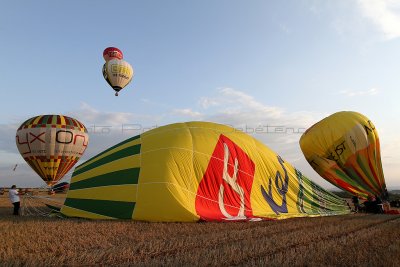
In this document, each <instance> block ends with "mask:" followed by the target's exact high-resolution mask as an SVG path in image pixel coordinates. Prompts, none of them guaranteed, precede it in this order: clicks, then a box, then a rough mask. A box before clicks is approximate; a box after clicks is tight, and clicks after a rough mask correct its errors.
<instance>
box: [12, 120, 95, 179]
mask: <svg viewBox="0 0 400 267" xmlns="http://www.w3.org/2000/svg"><path fill="white" fill-rule="evenodd" d="M88 142H89V135H88V133H87V129H86V127H85V126H84V125H83V124H82V123H81V122H79V121H78V120H76V119H73V118H70V117H67V116H63V115H40V116H36V117H33V118H30V119H28V120H26V121H25V122H24V123H22V124H21V126H20V127H19V128H18V130H17V134H16V143H17V147H18V150H19V152H20V154H21V156H22V157H23V158H24V160H25V161H26V162H27V163H28V164H29V166H31V167H32V169H33V170H34V171H35V172H36V173H37V174H38V175H39V176H40V177H41V178H42V179H43V180H44V181H45V182H46V184H47V185H49V186H52V185H54V184H56V183H57V182H58V181H59V180H60V179H61V178H62V177H63V176H64V175H65V174H66V173H67V172H68V171H69V170H70V169H71V168H72V167H73V166H74V165H75V163H76V162H77V161H78V160H79V158H80V157H81V156H82V155H83V153H84V152H85V150H86V147H87V145H88Z"/></svg>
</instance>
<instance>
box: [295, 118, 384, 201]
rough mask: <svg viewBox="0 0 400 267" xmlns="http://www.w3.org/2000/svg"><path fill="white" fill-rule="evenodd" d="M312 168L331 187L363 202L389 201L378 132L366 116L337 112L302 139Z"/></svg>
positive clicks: (307, 132)
mask: <svg viewBox="0 0 400 267" xmlns="http://www.w3.org/2000/svg"><path fill="white" fill-rule="evenodd" d="M300 146H301V150H302V151H303V153H304V156H305V157H306V159H307V160H308V162H309V163H310V164H311V166H312V167H313V168H314V169H315V171H316V172H318V174H319V175H321V176H322V177H323V178H325V179H326V180H328V181H329V182H331V183H332V184H334V185H336V186H338V187H340V188H342V189H344V190H346V191H349V192H350V193H352V194H354V195H357V196H359V197H362V198H367V197H368V196H374V195H378V196H380V197H382V198H386V197H387V191H386V184H385V179H384V176H383V171H382V163H381V155H380V146H379V137H378V132H377V130H376V128H375V126H374V125H373V124H372V122H371V121H370V120H369V119H368V118H367V117H365V116H364V115H362V114H360V113H357V112H352V111H342V112H337V113H335V114H333V115H331V116H329V117H327V118H325V119H323V120H321V121H319V122H318V123H316V124H314V125H313V126H312V127H311V128H310V129H308V130H307V131H306V132H305V133H304V134H303V135H302V136H301V138H300Z"/></svg>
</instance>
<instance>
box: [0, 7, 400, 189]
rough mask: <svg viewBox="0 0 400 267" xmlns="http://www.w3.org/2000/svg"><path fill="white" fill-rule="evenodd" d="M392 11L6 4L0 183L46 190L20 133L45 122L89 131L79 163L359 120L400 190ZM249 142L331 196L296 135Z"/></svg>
mask: <svg viewBox="0 0 400 267" xmlns="http://www.w3.org/2000/svg"><path fill="white" fill-rule="evenodd" d="M396 2H397V1H391V0H375V1H358V0H337V1H336V0H335V1H334V0H332V1H323V0H321V1H316V0H314V1H311V0H298V1H294V0H292V1H289V0H288V1H236V0H226V1H220V0H218V1H205V0H203V1H183V0H181V1H161V0H159V1H156V0H152V1H118V2H115V3H113V2H110V1H96V4H94V3H93V2H92V1H75V0H70V1H50V0H49V1H43V0H37V1H7V2H5V3H3V4H2V9H1V11H0V12H1V15H0V36H1V39H0V51H2V54H1V58H2V64H0V73H1V76H0V77H1V79H0V88H1V90H0V99H1V105H0V111H1V112H0V124H1V125H2V127H1V130H0V133H1V136H0V186H10V185H11V184H18V185H20V186H38V185H41V179H40V178H39V177H37V176H36V174H34V173H33V172H32V171H31V170H30V168H29V167H28V166H27V165H26V164H25V163H24V161H23V159H22V158H21V157H20V156H19V154H18V151H17V149H16V147H15V141H14V138H15V131H16V128H17V127H18V126H19V125H20V124H21V123H22V122H23V121H24V120H26V119H27V118H30V117H32V116H35V115H39V114H66V115H70V116H73V117H75V118H77V119H79V120H80V121H82V122H83V123H84V124H85V125H86V126H87V127H88V128H89V131H90V132H91V141H90V145H89V148H88V150H87V151H86V155H85V157H84V158H82V159H81V162H82V161H84V160H85V159H87V158H89V157H91V156H93V155H94V154H96V153H98V152H100V151H102V150H104V149H105V148H107V147H108V146H111V145H113V144H115V143H117V142H119V141H121V140H124V139H126V138H128V137H129V136H131V135H132V134H136V133H140V132H142V131H145V130H147V129H148V128H152V127H156V126H160V125H165V124H168V123H173V122H180V121H191V120H207V121H214V122H218V123H224V124H230V125H232V126H234V127H243V126H247V127H248V128H249V129H250V128H252V127H257V126H262V127H264V128H265V126H266V125H268V126H270V128H269V129H274V128H273V127H272V128H271V126H284V127H286V128H294V129H301V128H308V127H310V126H311V125H312V124H314V123H315V122H317V121H319V120H321V119H322V118H324V117H326V116H327V115H330V114H332V113H334V112H337V111H342V110H353V111H358V112H360V113H363V114H364V115H366V116H367V117H369V118H370V119H371V120H372V121H373V122H374V124H375V125H376V127H377V129H378V132H379V134H380V139H381V146H382V159H383V168H384V173H385V178H386V182H387V184H388V186H389V188H390V187H393V188H394V187H400V167H398V163H399V161H400V153H399V151H400V136H399V134H398V133H399V131H400V125H399V119H398V118H399V116H400V107H399V105H398V101H399V99H400V91H399V90H398V88H399V85H400V75H399V74H398V73H399V69H400V60H399V59H400V53H399V49H398V48H399V46H400V38H399V37H400V4H399V3H398V2H397V3H396ZM108 46H117V47H119V48H120V49H121V50H122V51H123V52H124V59H125V60H126V61H128V62H129V63H131V65H132V66H133V68H134V70H135V76H134V78H133V81H132V82H131V84H129V85H128V86H127V88H125V89H124V90H123V91H122V92H121V93H120V96H119V97H115V96H114V92H113V90H112V89H111V88H109V87H108V85H107V83H106V82H105V81H104V79H103V77H102V73H101V68H102V65H103V63H104V60H103V57H102V52H103V49H104V48H105V47H108ZM122 125H125V129H128V128H129V127H130V128H129V129H131V130H130V131H122ZM127 125H129V126H127ZM133 129H135V131H133ZM249 133H250V134H251V131H250V132H249ZM253 136H254V137H255V138H257V139H260V140H261V141H263V142H264V143H265V144H266V145H267V146H269V147H270V148H272V149H273V150H274V151H275V152H277V153H279V154H280V155H281V156H282V157H283V158H285V159H286V160H287V161H289V162H291V163H292V164H293V165H295V166H296V167H297V168H298V169H300V170H302V171H303V173H305V175H307V176H308V177H310V178H312V179H313V180H314V181H316V182H317V183H319V184H321V185H322V186H324V187H327V188H333V186H331V185H330V184H329V183H327V182H325V181H324V180H323V179H322V178H320V177H319V176H318V175H317V174H316V173H315V172H314V171H313V170H312V169H311V168H310V167H309V166H308V163H307V162H306V161H305V159H304V157H303V155H302V153H301V150H300V148H299V145H298V140H299V138H300V134H293V133H286V134H273V133H270V132H264V133H261V134H253ZM16 163H18V164H19V166H18V168H17V170H16V171H15V172H13V171H12V168H13V166H14V165H15V164H16ZM69 176H70V175H67V177H66V179H68V178H69Z"/></svg>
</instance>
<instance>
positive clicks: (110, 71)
mask: <svg viewBox="0 0 400 267" xmlns="http://www.w3.org/2000/svg"><path fill="white" fill-rule="evenodd" d="M103 76H104V79H105V80H106V81H107V83H108V84H109V85H110V86H111V87H112V88H113V89H114V90H115V92H116V93H115V95H116V96H117V95H118V92H119V91H120V90H122V89H123V88H124V87H125V86H127V85H128V84H129V83H130V81H131V80H132V78H133V68H132V66H131V65H130V64H129V63H128V62H126V61H124V60H119V59H112V60H110V61H108V62H106V63H105V64H104V65H103Z"/></svg>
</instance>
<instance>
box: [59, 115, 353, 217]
mask: <svg viewBox="0 0 400 267" xmlns="http://www.w3.org/2000/svg"><path fill="white" fill-rule="evenodd" d="M61 212H62V213H63V214H64V215H66V216H72V217H84V218H93V219H111V218H123V219H133V220H145V221H186V222H195V221H198V220H206V221H237V220H260V219H269V218H277V219H283V218H291V217H301V216H322V215H335V214H345V213H348V212H349V209H348V207H347V205H346V202H345V201H344V200H343V199H341V198H339V197H337V196H336V195H334V194H332V193H330V192H328V191H326V190H324V189H322V188H321V187H320V186H318V185H317V184H315V183H313V182H312V181H310V180H309V179H308V178H307V177H305V176H304V175H302V174H301V172H300V171H298V170H297V169H295V168H294V167H293V166H292V165H290V164H289V163H288V162H286V161H285V160H283V159H282V158H281V157H280V156H279V155H277V154H276V153H274V152H273V151H272V150H270V149H269V148H268V147H266V146H265V145H263V144H262V143H260V142H259V141H257V140H256V139H254V138H253V137H251V136H249V135H247V134H245V133H243V132H240V131H239V130H236V129H234V128H231V127H228V126H224V125H220V124H215V123H209V122H188V123H176V124H171V125H167V126H164V127H160V128H156V129H153V130H150V131H148V132H145V133H143V134H141V135H138V136H135V137H132V138H129V139H127V140H126V141H124V142H122V143H119V144H117V145H115V146H113V147H111V148H109V149H107V150H105V151H103V152H102V153H100V154H98V155H97V156H95V157H93V158H92V159H90V160H88V161H86V162H84V163H83V164H81V165H80V166H78V167H77V168H75V171H74V173H73V176H72V179H71V184H70V189H69V191H68V194H67V199H66V200H65V203H64V206H63V207H62V209H61Z"/></svg>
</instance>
